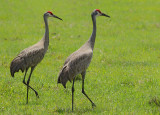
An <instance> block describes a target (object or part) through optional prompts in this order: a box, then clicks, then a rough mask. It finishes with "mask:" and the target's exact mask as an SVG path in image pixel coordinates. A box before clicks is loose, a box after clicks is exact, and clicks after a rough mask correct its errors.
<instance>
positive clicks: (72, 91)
mask: <svg viewBox="0 0 160 115" xmlns="http://www.w3.org/2000/svg"><path fill="white" fill-rule="evenodd" d="M74 80H75V77H74V79H73V84H72V111H73V104H74Z"/></svg>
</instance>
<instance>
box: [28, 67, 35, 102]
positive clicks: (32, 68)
mask: <svg viewBox="0 0 160 115" xmlns="http://www.w3.org/2000/svg"><path fill="white" fill-rule="evenodd" d="M34 68H35V67H31V73H30V75H29V78H28V81H27V104H28V90H29V88H30V86H29V82H30V78H31V75H32V72H33V70H34Z"/></svg>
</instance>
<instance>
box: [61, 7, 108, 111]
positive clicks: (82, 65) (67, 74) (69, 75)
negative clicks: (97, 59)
mask: <svg viewBox="0 0 160 115" xmlns="http://www.w3.org/2000/svg"><path fill="white" fill-rule="evenodd" d="M97 16H106V17H110V16H108V15H106V14H104V13H102V12H101V11H100V10H99V9H95V10H94V11H93V12H92V14H91V17H92V21H93V32H92V35H91V37H90V38H89V40H88V41H87V42H86V43H85V44H84V45H83V46H82V47H80V48H79V49H78V50H77V51H75V52H73V53H72V54H71V55H70V56H69V57H68V58H67V59H66V61H65V63H64V65H63V68H62V70H61V71H60V73H59V77H58V83H62V85H63V86H64V88H66V83H67V81H68V80H69V81H71V80H73V84H72V111H73V101H74V81H75V77H76V75H77V74H81V75H82V93H83V94H84V95H85V96H86V97H87V98H88V99H89V101H90V102H91V103H92V107H94V106H96V105H95V104H94V103H93V102H92V100H91V99H90V98H89V97H88V96H87V94H86V93H85V91H84V79H85V75H86V69H87V68H88V66H89V64H90V62H91V59H92V54H93V49H94V43H95V38H96V17H97Z"/></svg>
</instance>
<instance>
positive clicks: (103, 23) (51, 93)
mask: <svg viewBox="0 0 160 115" xmlns="http://www.w3.org/2000/svg"><path fill="white" fill-rule="evenodd" d="M0 6H1V7H0V113H1V114H156V113H157V114H158V113H159V112H160V1H159V0H155V1H153V0H134V1H131V0H23V1H19V0H1V1H0ZM94 9H100V10H101V11H102V12H103V13H106V14H108V15H109V16H111V18H106V17H97V37H96V42H95V48H94V53H93V59H92V62H91V64H90V66H89V68H88V70H87V74H86V79H85V91H86V93H87V94H88V96H89V97H90V98H91V99H92V100H93V102H94V103H95V104H96V106H97V107H96V108H94V109H92V106H91V103H90V102H89V101H88V99H87V98H86V97H85V96H84V95H83V94H82V93H81V87H82V82H81V76H78V78H77V80H76V82H75V95H74V96H75V101H74V103H75V108H74V112H72V111H71V87H72V83H69V82H68V83H67V88H66V89H64V88H63V86H62V85H61V84H58V85H57V79H58V73H59V71H60V69H61V68H62V66H63V63H64V61H65V59H66V58H67V57H68V56H69V55H70V54H71V53H72V52H74V51H75V50H77V49H78V48H79V47H80V46H82V45H83V44H84V43H85V42H86V41H87V40H88V39H89V37H90V35H91V33H92V20H91V12H92V11H93V10H94ZM48 10H50V11H52V12H53V13H54V14H55V15H57V16H59V17H60V18H62V19H63V21H60V20H57V19H55V18H49V30H50V33H49V34H50V43H49V49H48V51H47V53H46V55H45V57H44V59H43V61H42V62H41V63H40V64H39V65H38V66H37V67H36V69H35V70H34V72H33V74H32V77H31V82H30V85H31V86H32V87H33V88H35V89H36V90H37V91H38V93H39V96H40V98H39V99H37V98H36V96H35V93H34V92H33V91H32V90H29V103H28V104H26V86H25V85H24V84H23V83H22V81H23V76H24V73H21V72H18V73H16V74H15V77H14V78H12V77H11V75H10V63H11V61H12V60H13V58H14V57H15V56H16V55H17V54H18V53H20V51H21V50H23V49H24V48H27V47H29V46H31V45H33V44H35V43H37V42H38V41H39V40H40V39H41V38H42V37H43V35H44V31H45V30H44V21H43V14H44V13H45V12H46V11H48ZM27 75H29V72H28V74H27Z"/></svg>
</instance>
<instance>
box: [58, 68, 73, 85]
mask: <svg viewBox="0 0 160 115" xmlns="http://www.w3.org/2000/svg"><path fill="white" fill-rule="evenodd" d="M66 67H67V66H64V67H63V68H62V70H61V72H60V73H59V76H58V81H57V83H62V85H63V86H64V88H66V83H67V81H68V80H69V81H71V80H70V79H69V74H68V70H67V68H66Z"/></svg>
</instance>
